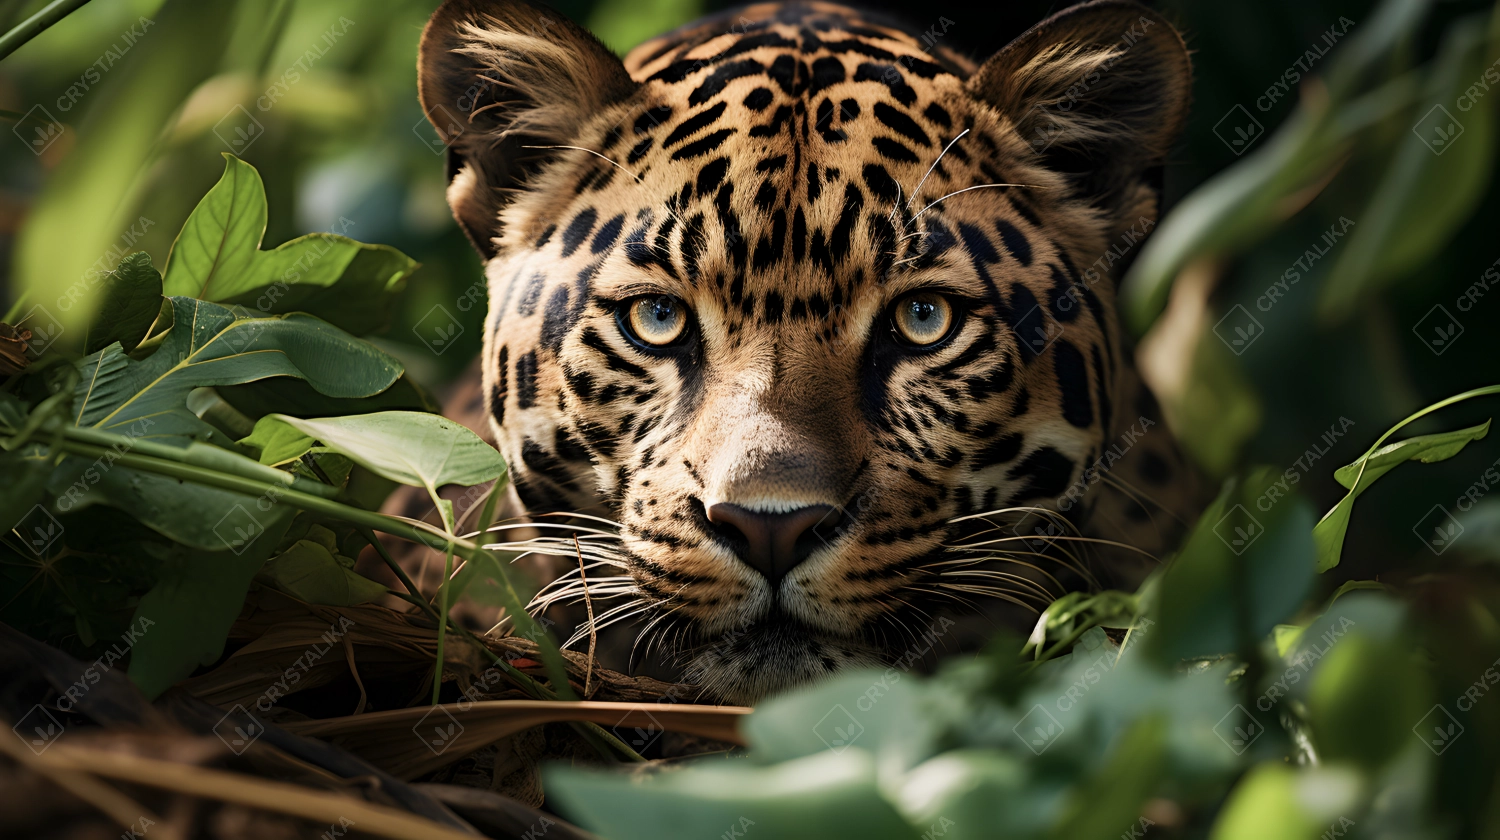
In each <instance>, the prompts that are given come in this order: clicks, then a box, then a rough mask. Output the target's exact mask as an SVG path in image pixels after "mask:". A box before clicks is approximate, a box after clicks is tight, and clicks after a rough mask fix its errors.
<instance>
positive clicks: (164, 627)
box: [129, 479, 294, 698]
mask: <svg viewBox="0 0 1500 840" xmlns="http://www.w3.org/2000/svg"><path fill="white" fill-rule="evenodd" d="M168 481H171V480H170V479H168ZM171 483H173V484H176V483H177V482H175V481H172V482H171ZM192 489H193V490H194V491H195V492H205V491H207V490H208V489H209V488H206V487H201V486H200V487H195V488H192ZM270 508H271V509H270V510H269V511H264V510H260V509H259V508H258V507H256V506H254V505H253V504H252V505H251V506H250V507H249V508H246V507H244V506H238V508H237V509H234V510H231V511H229V513H227V514H226V516H225V519H224V520H223V521H222V522H221V527H222V528H224V529H225V533H226V534H227V535H229V536H230V539H232V540H234V539H238V540H240V544H239V545H237V546H234V547H232V548H231V550H228V551H200V550H194V549H190V548H187V547H182V546H174V547H173V549H172V553H171V554H170V555H169V557H167V558H166V560H165V561H164V562H163V563H162V567H161V574H160V577H159V578H158V580H157V583H156V585H155V586H153V587H152V588H151V591H149V592H147V593H146V594H145V595H144V596H143V597H142V598H141V601H140V603H139V604H138V605H137V606H136V609H135V617H134V618H133V619H132V620H131V624H132V626H137V625H140V626H145V628H146V631H145V633H144V634H143V635H142V636H141V638H140V639H139V640H138V641H137V642H136V644H135V646H134V647H133V648H131V654H130V671H129V673H130V678H131V680H133V681H134V682H135V684H136V685H137V686H139V687H140V689H141V692H142V693H144V694H145V695H146V696H147V697H148V698H154V697H156V696H157V695H159V694H161V693H162V692H163V691H166V690H167V689H168V688H171V687H172V685H174V684H175V683H177V682H180V681H181V680H184V679H186V678H187V677H188V676H189V675H191V674H192V673H193V670H194V669H196V668H197V667H198V666H200V665H212V664H213V663H214V662H215V661H217V660H218V659H219V657H220V656H222V655H223V654H224V640H225V639H226V638H227V637H228V636H229V628H230V626H231V625H233V624H234V620H235V619H236V618H238V617H239V614H240V608H241V607H242V606H243V605H244V603H245V593H246V592H248V591H249V589H250V581H251V579H252V578H254V577H255V573H256V572H257V571H258V570H259V569H260V567H261V564H263V563H264V562H265V560H266V557H267V556H268V555H269V554H270V553H271V552H272V551H274V550H275V548H276V544H277V542H278V541H279V540H280V539H281V534H282V532H284V531H285V530H286V527H287V523H289V522H290V521H291V518H292V514H293V513H294V511H293V509H292V508H290V507H288V506H286V505H272V506H270ZM252 511H253V513H252ZM236 552H238V553H236Z"/></svg>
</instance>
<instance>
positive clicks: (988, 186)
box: [911, 184, 1047, 221]
mask: <svg viewBox="0 0 1500 840" xmlns="http://www.w3.org/2000/svg"><path fill="white" fill-rule="evenodd" d="M993 187H1021V188H1022V189H1031V190H1045V189H1047V188H1046V187H1044V186H1042V185H1040V184H978V185H975V186H972V187H964V188H963V189H961V190H954V191H953V192H951V193H948V194H947V195H945V196H943V197H942V198H939V199H938V200H937V201H934V202H932V203H931V204H929V205H927V206H926V207H923V208H922V209H921V210H918V211H917V212H916V215H914V216H912V217H911V220H912V221H916V220H917V217H918V216H921V215H922V214H923V213H926V212H927V211H928V210H931V209H932V208H934V207H936V206H938V205H939V204H942V203H943V202H944V201H946V200H948V199H950V198H952V197H954V196H955V195H961V194H963V193H966V192H969V191H970V190H987V189H991V188H993Z"/></svg>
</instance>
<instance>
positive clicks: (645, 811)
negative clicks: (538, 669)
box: [543, 733, 919, 840]
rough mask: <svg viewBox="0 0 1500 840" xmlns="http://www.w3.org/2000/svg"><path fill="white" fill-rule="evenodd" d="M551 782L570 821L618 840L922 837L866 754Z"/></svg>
mask: <svg viewBox="0 0 1500 840" xmlns="http://www.w3.org/2000/svg"><path fill="white" fill-rule="evenodd" d="M809 734H810V733H809ZM543 778H544V782H545V785H546V788H547V791H548V793H549V795H551V796H555V797H556V798H557V800H558V802H559V804H560V805H561V806H562V808H563V810H564V812H565V813H567V814H568V815H569V816H571V817H572V818H573V819H574V820H575V821H576V822H578V823H579V824H580V825H582V826H584V827H585V828H588V829H590V830H591V831H594V832H597V833H599V834H601V835H602V836H607V837H610V838H611V840H661V838H663V837H721V836H723V835H724V833H725V832H726V831H731V832H733V834H732V836H735V837H740V836H743V837H747V838H754V837H758V836H759V837H768V838H771V837H774V838H777V840H822V838H828V837H859V838H862V840H916V838H917V837H918V836H919V832H918V831H917V830H915V829H913V828H912V827H911V826H910V825H909V824H908V823H907V822H906V821H905V820H903V819H902V818H901V816H900V815H899V814H897V813H896V811H895V809H894V808H892V807H891V805H890V804H889V803H888V802H887V801H886V800H885V799H884V798H882V797H881V795H880V792H879V789H878V788H877V786H876V774H875V761H874V759H873V758H871V756H870V754H869V753H867V752H865V751H864V750H860V749H850V750H845V751H844V752H842V753H839V754H834V753H831V752H822V753H819V754H817V755H811V756H808V757H806V758H800V759H796V760H794V761H787V762H783V763H781V764H776V765H774V766H771V767H753V766H749V765H748V763H745V762H739V763H728V762H725V761H722V760H721V761H718V762H700V763H698V764H696V765H695V766H694V767H693V769H692V771H691V772H679V773H661V774H657V775H653V776H649V777H642V778H640V779H632V778H630V777H629V776H626V775H624V774H614V773H601V772H598V771H585V770H573V769H570V768H565V767H552V768H549V771H544V776H543ZM623 815H629V816H628V817H625V816H623Z"/></svg>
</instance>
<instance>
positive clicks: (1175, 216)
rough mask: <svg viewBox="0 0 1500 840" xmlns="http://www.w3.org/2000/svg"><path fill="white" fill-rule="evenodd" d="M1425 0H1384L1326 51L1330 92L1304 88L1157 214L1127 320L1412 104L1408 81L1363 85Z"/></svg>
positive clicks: (1277, 211)
mask: <svg viewBox="0 0 1500 840" xmlns="http://www.w3.org/2000/svg"><path fill="white" fill-rule="evenodd" d="M1427 6H1428V0H1393V2H1386V3H1383V4H1381V6H1380V7H1379V9H1378V11H1377V12H1376V14H1375V16H1374V17H1373V18H1372V19H1371V20H1369V21H1361V22H1359V24H1358V26H1357V28H1355V29H1354V30H1352V36H1351V37H1350V38H1349V40H1348V41H1346V42H1344V43H1343V44H1341V45H1340V46H1339V47H1337V48H1336V52H1335V53H1334V55H1333V57H1332V58H1330V59H1329V64H1328V70H1327V77H1328V79H1329V80H1330V83H1329V85H1328V88H1327V90H1328V92H1329V93H1331V94H1332V96H1329V95H1327V94H1324V95H1309V96H1303V97H1301V98H1300V99H1299V100H1298V102H1297V110H1296V111H1295V112H1294V113H1293V114H1292V115H1291V116H1290V117H1288V118H1287V119H1286V121H1285V122H1283V123H1282V125H1281V127H1280V128H1279V129H1278V130H1277V131H1276V133H1275V135H1273V136H1271V137H1269V138H1266V139H1265V141H1264V142H1263V143H1262V144H1261V146H1260V148H1258V149H1255V150H1253V151H1251V152H1250V153H1249V154H1247V155H1246V156H1245V158H1244V159H1243V160H1240V161H1239V162H1238V163H1235V164H1234V165H1232V166H1230V167H1229V168H1227V169H1225V170H1223V171H1221V172H1219V173H1218V174H1216V175H1215V176H1214V177H1212V178H1210V179H1209V180H1208V181H1206V182H1205V183H1204V184H1203V185H1201V186H1199V187H1198V188H1197V189H1195V190H1194V191H1193V192H1192V193H1190V194H1189V195H1188V196H1187V197H1186V198H1184V199H1183V200H1182V201H1181V202H1180V203H1179V204H1178V205H1177V207H1176V208H1175V209H1173V211H1172V212H1171V214H1169V215H1168V216H1167V217H1166V218H1165V219H1163V220H1162V223H1161V225H1160V226H1158V227H1157V229H1156V231H1155V232H1154V233H1153V234H1152V236H1151V239H1150V240H1149V241H1148V242H1147V243H1146V245H1145V246H1144V247H1143V248H1142V249H1141V254H1140V257H1139V258H1138V259H1137V260H1136V261H1135V263H1134V264H1133V265H1132V266H1131V268H1130V272H1129V274H1128V275H1127V277H1126V279H1125V280H1124V282H1123V283H1122V284H1121V289H1122V298H1121V306H1122V311H1123V314H1124V320H1125V322H1126V323H1127V324H1128V325H1129V327H1130V328H1131V329H1133V330H1135V331H1136V332H1137V333H1143V332H1145V330H1146V328H1147V327H1149V326H1150V324H1151V321H1152V320H1153V319H1154V318H1155V317H1156V315H1157V314H1158V313H1159V312H1161V310H1162V308H1163V307H1164V306H1166V303H1167V297H1168V294H1169V293H1170V291H1171V288H1172V284H1173V282H1174V281H1175V280H1176V278H1177V275H1178V273H1179V272H1181V270H1182V269H1183V267H1184V266H1186V265H1187V264H1188V263H1190V262H1192V261H1193V260H1194V259H1196V258H1199V257H1203V256H1212V255H1217V254H1224V253H1233V252H1235V251H1237V250H1240V249H1242V248H1244V247H1245V246H1246V245H1249V244H1251V243H1253V242H1255V241H1256V240H1257V239H1259V238H1260V237H1261V236H1263V235H1264V234H1266V233H1267V232H1268V231H1270V230H1271V229H1273V228H1274V227H1275V226H1276V225H1277V224H1279V223H1280V222H1282V221H1284V220H1285V219H1286V218H1288V217H1289V216H1290V215H1291V214H1293V213H1295V212H1296V211H1297V210H1298V209H1300V208H1301V207H1302V206H1304V205H1305V204H1306V202H1307V200H1308V199H1309V198H1310V197H1311V196H1309V195H1308V194H1307V191H1308V190H1309V189H1313V190H1320V189H1321V188H1322V185H1324V184H1326V182H1327V179H1328V175H1329V173H1330V172H1331V171H1334V170H1335V168H1336V166H1337V164H1338V162H1339V160H1340V159H1341V158H1343V157H1344V156H1345V155H1346V154H1347V153H1348V147H1349V144H1350V142H1351V141H1352V140H1355V139H1356V138H1357V137H1358V136H1359V135H1360V133H1361V132H1363V131H1364V130H1365V129H1367V128H1368V127H1369V126H1371V125H1373V124H1375V123H1377V122H1379V121H1380V120H1382V119H1385V118H1386V117H1387V116H1389V115H1392V114H1396V113H1399V112H1400V111H1401V110H1402V109H1404V108H1405V107H1406V106H1407V105H1408V104H1409V103H1410V101H1411V100H1412V98H1413V95H1414V93H1415V91H1414V90H1412V89H1411V88H1412V85H1413V82H1412V81H1410V80H1406V79H1397V80H1395V81H1392V82H1389V83H1386V84H1385V85H1384V86H1383V87H1381V88H1378V89H1376V90H1373V91H1366V90H1361V89H1359V88H1360V87H1361V83H1364V82H1366V80H1368V79H1371V78H1375V79H1384V78H1386V76H1385V75H1384V74H1377V73H1372V72H1371V68H1372V67H1374V66H1376V65H1377V64H1382V63H1386V62H1389V61H1390V56H1391V52H1392V51H1393V50H1395V49H1396V48H1397V47H1398V45H1399V43H1400V42H1401V41H1402V40H1403V39H1406V38H1409V37H1410V33H1412V32H1414V31H1416V29H1417V27H1416V26H1415V22H1416V21H1417V20H1419V19H1420V18H1421V16H1422V14H1423V13H1424V12H1425V11H1426V9H1427ZM1322 90H1323V89H1322V88H1321V86H1320V87H1319V92H1320V93H1321V92H1322ZM1361 221H1362V220H1361Z"/></svg>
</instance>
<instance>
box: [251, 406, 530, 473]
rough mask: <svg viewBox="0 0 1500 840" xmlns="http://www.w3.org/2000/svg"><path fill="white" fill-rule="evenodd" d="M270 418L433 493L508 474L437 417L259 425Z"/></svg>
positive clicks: (400, 414)
mask: <svg viewBox="0 0 1500 840" xmlns="http://www.w3.org/2000/svg"><path fill="white" fill-rule="evenodd" d="M269 420H275V421H279V422H281V423H285V424H287V425H289V426H291V427H292V428H294V429H296V430H298V431H300V432H302V433H303V434H305V435H307V436H309V437H312V438H315V439H317V440H319V441H321V442H322V443H323V444H324V445H325V446H327V447H328V448H329V449H332V450H334V451H336V452H340V453H342V454H344V455H347V456H349V458H351V459H352V460H353V461H354V462H355V463H356V464H359V465H360V466H362V467H364V468H366V469H368V470H370V471H372V472H374V473H376V474H378V475H381V476H384V477H386V478H388V479H390V480H392V481H396V482H400V483H401V484H409V485H411V486H413V487H425V488H427V490H428V492H429V493H436V492H437V488H439V487H442V486H444V485H447V484H459V485H464V486H473V485H475V484H483V483H484V482H486V481H490V480H492V479H496V478H499V477H500V476H501V475H503V474H504V473H505V459H503V458H501V457H500V453H499V452H496V451H495V449H494V447H492V446H490V445H489V444H487V443H485V442H484V441H483V440H482V439H481V438H480V437H479V436H478V435H476V434H474V433H473V432H471V431H469V430H468V429H467V428H465V427H463V426H461V425H459V424H458V423H455V422H453V421H452V420H449V419H447V418H446V417H439V416H437V415H435V414H422V413H419V412H415V411H381V412H377V413H375V414H360V415H356V416H354V417H329V418H326V419H322V420H303V419H299V418H296V417H289V416H287V415H285V414H273V415H270V416H269V417H267V418H265V419H263V420H261V423H265V422H267V421H269ZM259 426H260V424H259V423H257V424H256V427H257V429H258V428H259Z"/></svg>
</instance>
